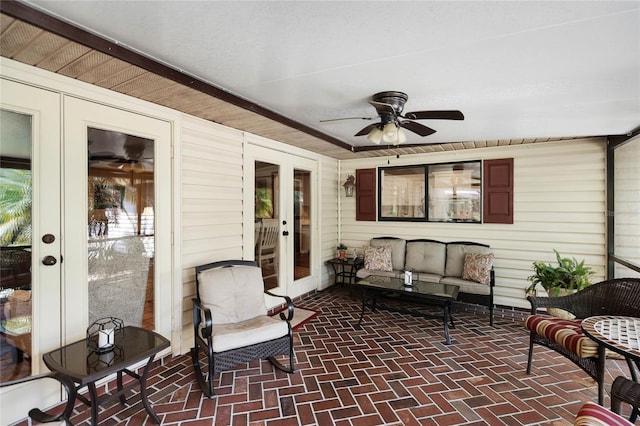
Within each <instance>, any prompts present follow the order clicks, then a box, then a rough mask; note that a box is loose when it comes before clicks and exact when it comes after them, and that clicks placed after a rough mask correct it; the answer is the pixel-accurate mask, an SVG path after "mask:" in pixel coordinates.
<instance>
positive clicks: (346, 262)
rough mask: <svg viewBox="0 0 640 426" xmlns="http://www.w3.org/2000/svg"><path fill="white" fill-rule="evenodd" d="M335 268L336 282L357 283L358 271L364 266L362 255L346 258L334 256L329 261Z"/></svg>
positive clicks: (334, 278) (334, 276)
mask: <svg viewBox="0 0 640 426" xmlns="http://www.w3.org/2000/svg"><path fill="white" fill-rule="evenodd" d="M328 263H329V265H331V267H332V268H333V274H334V275H333V283H334V284H355V282H356V272H358V269H360V268H362V267H363V266H364V260H363V259H362V258H361V257H356V258H355V259H354V258H352V257H345V258H344V259H339V258H337V257H336V258H334V259H331V260H329V261H328Z"/></svg>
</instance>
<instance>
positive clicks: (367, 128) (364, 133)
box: [355, 123, 378, 136]
mask: <svg viewBox="0 0 640 426" xmlns="http://www.w3.org/2000/svg"><path fill="white" fill-rule="evenodd" d="M376 126H378V123H373V124H369V125H368V126H367V127H365V128H364V129H362V130H360V131H359V132H358V133H356V134H355V136H363V135H368V134H369V132H370V131H372V130H373V129H374V128H375V127H376Z"/></svg>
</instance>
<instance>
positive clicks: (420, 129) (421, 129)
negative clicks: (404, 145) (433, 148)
mask: <svg viewBox="0 0 640 426" xmlns="http://www.w3.org/2000/svg"><path fill="white" fill-rule="evenodd" d="M400 127H404V128H405V129H407V130H411V131H412V132H413V133H417V134H419V135H420V136H423V137H424V136H429V135H432V134H434V133H435V132H436V131H435V130H433V129H432V128H431V127H427V126H424V125H422V124H420V123H416V122H415V121H401V122H400Z"/></svg>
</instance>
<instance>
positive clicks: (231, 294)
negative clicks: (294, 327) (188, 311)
mask: <svg viewBox="0 0 640 426" xmlns="http://www.w3.org/2000/svg"><path fill="white" fill-rule="evenodd" d="M198 283H199V291H200V301H201V302H202V304H203V305H204V306H205V307H207V308H209V309H210V310H211V316H212V320H213V323H214V324H228V323H236V322H242V321H246V320H248V319H251V318H254V317H256V316H259V315H266V314H267V305H266V303H265V300H264V282H263V281H262V270H261V269H260V268H258V267H256V266H244V265H235V266H232V267H220V268H212V269H207V270H205V271H202V272H200V274H199V275H198Z"/></svg>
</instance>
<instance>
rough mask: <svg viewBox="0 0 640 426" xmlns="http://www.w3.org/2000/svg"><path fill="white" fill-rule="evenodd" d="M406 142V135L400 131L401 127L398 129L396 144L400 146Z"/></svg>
mask: <svg viewBox="0 0 640 426" xmlns="http://www.w3.org/2000/svg"><path fill="white" fill-rule="evenodd" d="M406 141H407V133H406V132H405V131H404V130H402V128H401V127H398V141H397V144H398V145H400V144H403V143H405V142H406Z"/></svg>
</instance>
